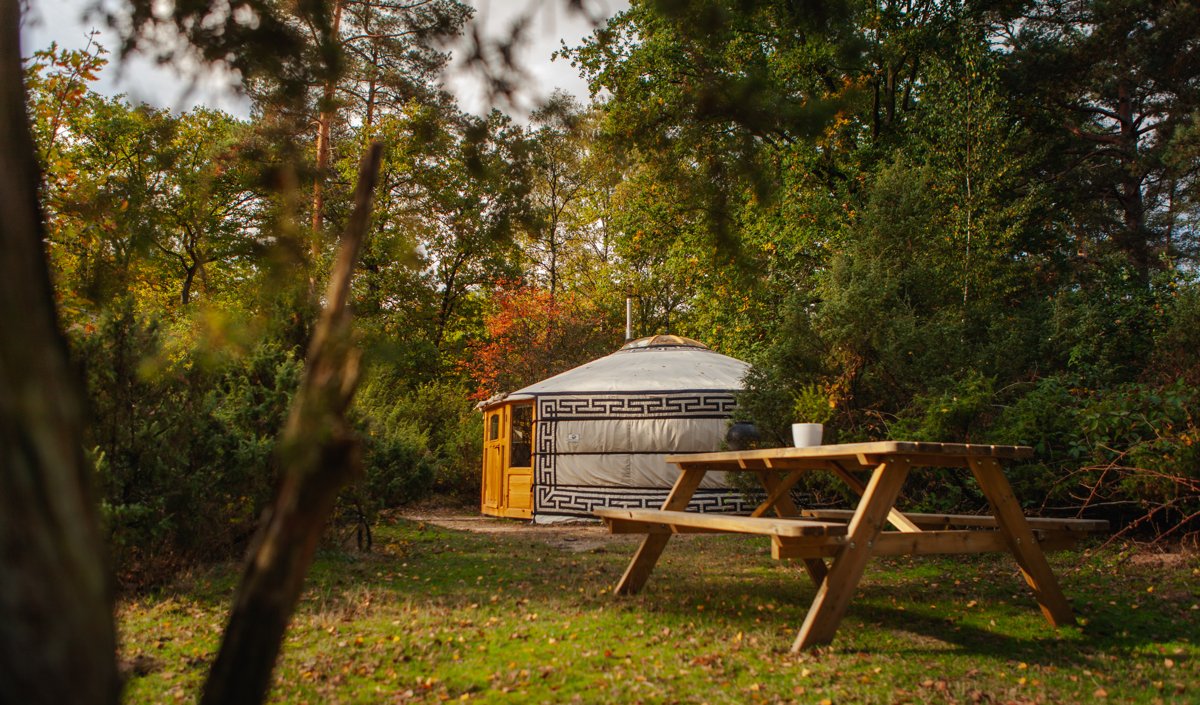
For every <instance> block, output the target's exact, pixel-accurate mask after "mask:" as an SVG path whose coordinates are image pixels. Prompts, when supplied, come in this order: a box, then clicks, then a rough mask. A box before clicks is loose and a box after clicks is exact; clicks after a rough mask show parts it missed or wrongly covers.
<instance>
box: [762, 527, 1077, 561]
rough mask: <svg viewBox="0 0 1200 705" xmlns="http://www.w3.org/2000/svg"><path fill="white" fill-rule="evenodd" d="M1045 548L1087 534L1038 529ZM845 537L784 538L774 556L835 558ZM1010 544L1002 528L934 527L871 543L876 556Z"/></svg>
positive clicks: (986, 549) (1058, 547)
mask: <svg viewBox="0 0 1200 705" xmlns="http://www.w3.org/2000/svg"><path fill="white" fill-rule="evenodd" d="M1033 533H1034V536H1035V537H1036V538H1037V542H1038V545H1039V546H1041V548H1042V550H1043V551H1062V550H1066V549H1069V548H1073V547H1074V546H1075V545H1077V544H1078V543H1079V541H1080V539H1083V538H1085V537H1086V536H1087V534H1083V533H1079V532H1075V531H1062V530H1037V531H1034V532H1033ZM846 541H847V539H845V538H840V537H839V538H834V539H827V540H825V541H821V542H815V541H812V540H806V539H788V538H781V539H778V540H776V541H775V542H774V543H773V544H772V546H771V556H772V557H773V558H776V559H783V558H803V559H811V558H832V557H834V556H836V555H837V553H838V551H839V550H841V547H842V546H843V545H844V544H845V543H846ZM1007 551H1008V544H1007V542H1006V541H1005V538H1004V535H1003V534H1001V533H1000V532H999V531H989V530H978V529H976V530H954V529H952V530H948V531H942V530H933V531H922V532H920V533H908V532H901V531H887V532H883V533H880V534H879V536H878V537H877V538H876V539H875V543H874V545H873V546H872V547H871V555H872V556H931V555H945V554H963V553H1005V552H1007Z"/></svg>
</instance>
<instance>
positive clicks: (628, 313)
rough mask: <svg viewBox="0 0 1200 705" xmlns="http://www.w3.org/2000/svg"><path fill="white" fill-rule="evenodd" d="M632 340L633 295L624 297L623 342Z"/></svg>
mask: <svg viewBox="0 0 1200 705" xmlns="http://www.w3.org/2000/svg"><path fill="white" fill-rule="evenodd" d="M631 340H633V297H632V296H626V297H625V342H626V343H628V342H629V341H631Z"/></svg>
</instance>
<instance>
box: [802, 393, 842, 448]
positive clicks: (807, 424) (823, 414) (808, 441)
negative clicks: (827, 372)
mask: <svg viewBox="0 0 1200 705" xmlns="http://www.w3.org/2000/svg"><path fill="white" fill-rule="evenodd" d="M792 414H793V416H792V418H794V419H795V420H796V421H795V423H793V424H792V444H793V445H795V446H796V447H797V448H804V447H808V446H819V445H821V438H822V437H823V436H824V430H825V424H826V423H827V422H828V421H829V420H830V419H831V418H833V403H832V400H830V398H829V395H828V394H827V393H826V392H825V390H824V389H822V388H821V386H820V385H817V384H809V385H806V386H804V387H801V388H800V391H798V392H797V393H796V396H795V403H794V405H793V406H792Z"/></svg>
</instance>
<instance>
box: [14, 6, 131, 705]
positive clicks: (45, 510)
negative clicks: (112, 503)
mask: <svg viewBox="0 0 1200 705" xmlns="http://www.w3.org/2000/svg"><path fill="white" fill-rule="evenodd" d="M19 26H20V10H19V9H18V2H17V0H0V144H3V145H4V146H3V148H0V213H3V214H4V218H3V220H2V221H0V252H3V253H4V256H3V257H2V258H0V331H3V338H2V339H0V576H2V577H0V702H4V703H23V704H25V703H27V704H30V705H38V704H40V703H46V704H47V705H50V704H52V703H116V702H117V697H118V691H119V683H118V678H117V667H116V633H115V629H114V626H113V614H112V590H111V582H110V580H109V575H108V571H107V569H106V566H105V564H104V559H103V556H104V555H105V551H104V546H103V542H102V540H101V538H100V531H99V522H98V520H97V515H96V503H95V501H94V499H93V497H92V493H91V484H90V479H91V478H90V468H89V465H88V463H87V461H86V459H85V458H84V454H83V442H82V429H83V411H82V409H83V404H82V395H81V393H80V388H79V382H78V379H77V377H76V375H75V373H74V370H73V369H72V367H71V364H70V362H69V359H68V355H67V345H66V341H65V340H64V339H63V337H62V334H61V333H60V332H59V329H58V322H57V317H56V314H55V310H54V296H53V291H52V289H51V286H50V276H49V272H48V271H47V266H46V255H45V251H44V242H45V232H44V226H43V222H42V214H41V208H40V206H39V205H38V197H37V189H38V184H39V183H40V175H39V173H38V166H37V160H36V157H35V152H34V144H33V139H32V137H31V136H30V133H29V125H28V122H27V118H26V115H25V105H26V103H25V91H24V87H23V85H22V74H23V71H22V64H21V51H20V44H19V38H18V28H19Z"/></svg>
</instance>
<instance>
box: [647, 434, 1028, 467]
mask: <svg viewBox="0 0 1200 705" xmlns="http://www.w3.org/2000/svg"><path fill="white" fill-rule="evenodd" d="M859 455H864V456H873V457H883V456H893V455H913V456H930V457H939V456H951V457H953V456H957V457H960V458H967V457H990V458H1001V459H1013V460H1016V459H1023V458H1031V457H1033V449H1032V448H1030V447H1028V446H999V445H984V444H974V443H925V442H913V441H876V442H871V443H843V444H836V445H824V446H812V447H809V448H764V449H760V450H742V451H721V452H716V453H687V454H678V455H669V456H667V462H669V463H676V464H679V465H681V466H682V465H684V464H686V465H688V466H693V465H696V464H698V463H708V464H710V467H709V468H708V469H717V470H728V469H731V468H733V469H737V467H738V461H739V460H763V459H768V458H771V459H785V458H844V459H854V458H857V457H858V456H859ZM959 465H962V463H959Z"/></svg>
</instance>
